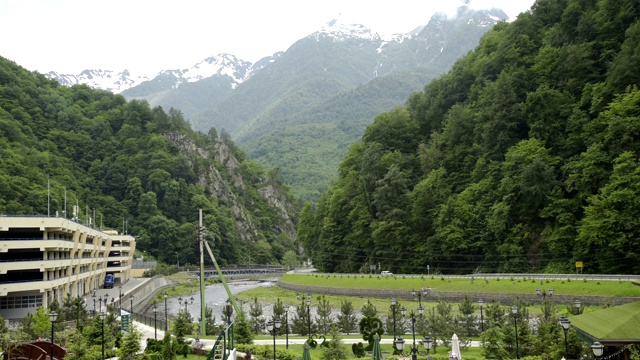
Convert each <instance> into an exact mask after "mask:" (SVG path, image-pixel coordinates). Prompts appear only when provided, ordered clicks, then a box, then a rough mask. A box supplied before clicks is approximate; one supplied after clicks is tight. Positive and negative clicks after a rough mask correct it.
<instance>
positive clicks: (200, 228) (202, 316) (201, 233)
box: [198, 209, 207, 336]
mask: <svg viewBox="0 0 640 360" xmlns="http://www.w3.org/2000/svg"><path fill="white" fill-rule="evenodd" d="M199 212H200V222H199V225H198V235H199V238H198V241H199V243H200V321H201V324H200V335H201V336H205V335H206V334H207V328H206V326H207V319H205V303H204V226H202V209H200V211H199Z"/></svg>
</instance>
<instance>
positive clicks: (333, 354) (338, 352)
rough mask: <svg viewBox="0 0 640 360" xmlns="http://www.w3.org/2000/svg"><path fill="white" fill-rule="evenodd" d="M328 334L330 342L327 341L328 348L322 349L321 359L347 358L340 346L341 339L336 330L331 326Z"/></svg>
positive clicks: (339, 359) (345, 351)
mask: <svg viewBox="0 0 640 360" xmlns="http://www.w3.org/2000/svg"><path fill="white" fill-rule="evenodd" d="M329 333H330V335H331V340H329V345H328V346H325V347H322V349H321V350H322V355H321V358H322V359H323V360H341V359H346V358H348V354H347V350H346V349H345V347H344V346H343V345H342V339H341V338H340V335H339V334H338V328H337V327H336V326H335V325H332V326H331V330H330V332H329Z"/></svg>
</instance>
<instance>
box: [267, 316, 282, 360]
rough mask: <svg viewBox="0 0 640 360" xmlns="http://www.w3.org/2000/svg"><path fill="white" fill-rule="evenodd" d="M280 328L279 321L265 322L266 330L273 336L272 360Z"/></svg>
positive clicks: (274, 358) (274, 355) (274, 359)
mask: <svg viewBox="0 0 640 360" xmlns="http://www.w3.org/2000/svg"><path fill="white" fill-rule="evenodd" d="M281 326H282V323H281V322H280V319H275V321H271V320H269V322H267V330H268V331H269V332H270V333H271V334H272V335H273V360H276V335H277V334H278V330H279V329H280V327H281Z"/></svg>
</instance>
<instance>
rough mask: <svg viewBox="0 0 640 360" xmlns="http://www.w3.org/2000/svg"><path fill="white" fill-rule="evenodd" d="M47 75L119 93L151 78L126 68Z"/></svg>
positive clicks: (51, 72) (62, 83)
mask: <svg viewBox="0 0 640 360" xmlns="http://www.w3.org/2000/svg"><path fill="white" fill-rule="evenodd" d="M45 76H46V77H48V78H49V79H56V80H58V82H59V83H60V84H61V85H64V86H73V85H77V84H85V85H88V86H90V87H93V88H98V89H103V90H107V91H111V92H113V93H119V92H121V91H124V90H126V89H128V88H130V87H133V86H136V85H138V84H140V83H142V82H145V81H147V80H149V78H148V77H146V76H142V75H131V73H130V72H129V71H128V70H126V69H125V70H122V71H119V72H117V71H112V70H102V69H91V70H84V71H82V72H81V73H80V74H78V75H73V74H60V73H57V72H55V71H50V72H48V73H46V74H45Z"/></svg>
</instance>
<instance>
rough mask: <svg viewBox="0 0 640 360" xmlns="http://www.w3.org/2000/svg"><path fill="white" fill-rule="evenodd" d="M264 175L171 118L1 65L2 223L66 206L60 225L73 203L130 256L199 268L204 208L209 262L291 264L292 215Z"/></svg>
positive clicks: (176, 116)
mask: <svg viewBox="0 0 640 360" xmlns="http://www.w3.org/2000/svg"><path fill="white" fill-rule="evenodd" d="M271 175H273V176H271ZM271 175H267V174H266V173H265V170H264V169H263V168H262V167H261V166H260V164H258V163H256V162H255V161H251V160H247V159H245V156H244V154H243V153H242V151H240V150H239V149H238V148H237V147H236V146H235V145H234V144H233V142H232V141H231V140H230V139H229V135H228V134H226V133H224V132H223V133H222V134H220V136H218V134H217V132H216V131H215V129H212V131H210V132H209V134H207V135H205V134H202V133H198V132H194V131H192V130H191V128H190V126H189V125H188V123H187V122H186V121H185V119H184V118H183V117H182V114H181V113H180V112H179V111H176V110H174V109H170V110H169V111H168V112H165V111H164V110H163V109H162V108H160V107H157V108H150V107H149V105H148V104H147V103H146V102H141V101H135V100H134V101H130V102H127V101H126V100H125V99H124V98H123V97H122V96H120V95H113V94H112V93H109V92H106V91H101V90H91V89H89V88H88V87H87V86H84V85H82V86H81V85H76V86H73V87H71V88H67V87H63V86H60V85H59V84H58V83H57V82H55V81H53V80H47V79H46V78H45V77H44V76H43V75H40V74H37V73H31V72H28V71H26V70H25V69H23V68H21V67H19V66H18V65H16V64H15V63H13V62H11V61H9V60H6V59H4V58H1V57H0V214H5V215H16V214H25V215H47V213H48V212H49V213H50V214H51V216H56V213H57V214H59V216H65V214H64V213H63V210H64V209H65V199H66V206H67V214H66V217H68V218H70V217H71V216H72V215H73V214H72V210H71V209H72V205H75V204H76V203H77V204H79V208H80V211H79V214H78V215H79V217H80V219H79V222H82V223H85V224H88V223H89V219H88V217H92V218H93V217H94V216H93V214H94V211H95V218H93V219H92V220H91V224H92V225H93V226H96V227H104V228H111V229H118V230H120V231H123V227H124V226H126V228H127V230H128V233H129V234H132V235H134V236H136V238H137V241H138V246H137V249H138V250H141V251H143V252H146V253H147V254H149V255H152V256H154V257H156V258H157V259H159V260H161V261H164V262H168V263H175V261H176V260H177V259H179V261H180V262H181V263H183V264H184V263H189V262H191V263H197V262H198V259H199V253H198V250H197V249H196V243H195V242H194V240H195V238H196V236H197V232H196V227H197V224H198V209H203V213H204V225H205V227H206V228H207V230H206V237H207V240H208V241H209V242H210V243H211V245H212V248H213V249H214V252H215V253H216V255H217V258H218V261H220V262H222V263H278V262H282V261H283V259H284V258H285V257H288V258H289V259H291V258H292V257H293V259H294V261H295V254H296V253H297V248H298V247H297V245H296V234H295V233H296V229H295V222H296V221H297V219H296V213H297V210H296V207H295V206H294V205H293V204H294V202H293V201H292V196H291V195H290V193H289V190H288V188H287V187H285V186H283V185H282V184H283V182H282V178H281V177H280V176H279V174H278V173H277V172H273V173H272V174H271ZM48 181H49V182H50V189H51V190H50V194H51V205H50V210H49V209H48V204H47V193H48V191H47V183H48ZM125 223H126V225H125ZM285 254H286V256H285Z"/></svg>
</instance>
